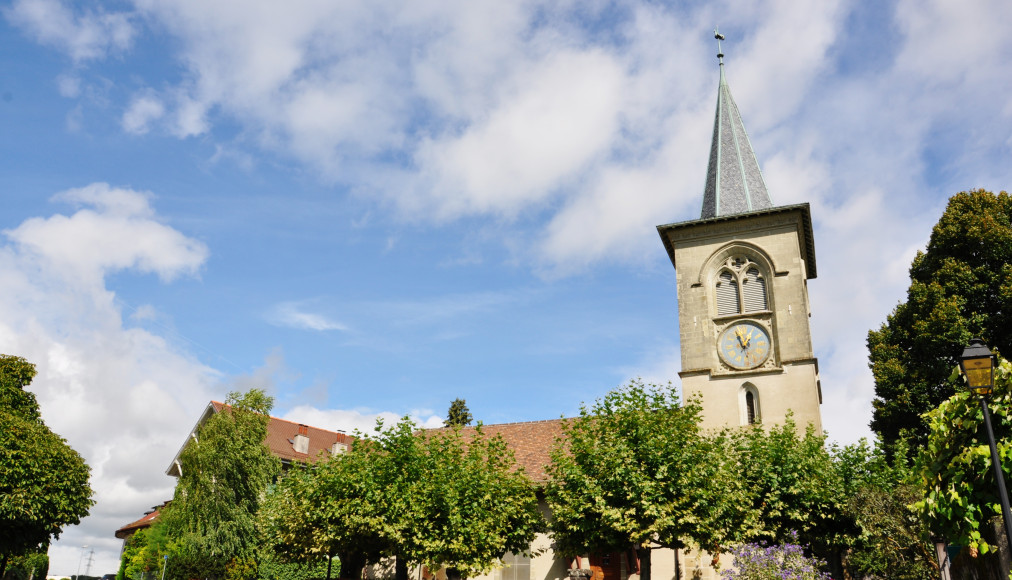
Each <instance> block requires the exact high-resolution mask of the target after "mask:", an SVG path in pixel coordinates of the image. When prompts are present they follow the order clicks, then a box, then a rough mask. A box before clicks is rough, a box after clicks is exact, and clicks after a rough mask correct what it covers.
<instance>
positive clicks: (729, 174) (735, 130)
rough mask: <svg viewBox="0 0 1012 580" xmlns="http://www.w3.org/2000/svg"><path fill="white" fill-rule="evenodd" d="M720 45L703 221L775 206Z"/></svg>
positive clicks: (704, 192) (701, 216)
mask: <svg viewBox="0 0 1012 580" xmlns="http://www.w3.org/2000/svg"><path fill="white" fill-rule="evenodd" d="M717 37H718V40H720V39H722V38H723V37H722V36H720V35H719V34H718V35H717ZM717 46H718V54H717V57H718V58H719V59H720V86H719V88H718V89H717V114H716V116H715V118H714V121H713V141H712V142H711V144H710V163H709V165H708V167H707V172H706V188H705V189H704V191H703V212H702V214H701V215H700V219H707V218H713V217H722V216H727V215H733V214H738V213H746V212H751V211H758V210H763V209H768V208H771V207H773V202H772V201H771V200H770V194H769V191H768V190H767V189H766V182H765V181H763V176H762V172H761V171H760V170H759V162H758V161H757V160H756V156H755V152H754V151H753V150H752V143H751V142H749V140H748V135H747V134H746V133H745V124H744V123H742V120H741V114H740V113H739V112H738V105H736V104H735V102H734V99H733V98H731V89H730V88H729V87H728V85H727V79H726V78H725V76H724V55H723V54H720V49H719V46H720V45H719V43H718V45H717Z"/></svg>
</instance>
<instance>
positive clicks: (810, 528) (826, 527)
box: [724, 416, 855, 557]
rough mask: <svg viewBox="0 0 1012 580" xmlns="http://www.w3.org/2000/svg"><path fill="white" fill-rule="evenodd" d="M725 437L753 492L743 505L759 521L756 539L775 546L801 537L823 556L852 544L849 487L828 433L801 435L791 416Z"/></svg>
mask: <svg viewBox="0 0 1012 580" xmlns="http://www.w3.org/2000/svg"><path fill="white" fill-rule="evenodd" d="M724 436H725V437H728V438H729V439H730V440H731V441H732V445H733V447H734V450H733V455H735V456H736V457H737V464H738V466H739V468H738V469H739V470H740V471H739V473H740V476H739V477H740V478H741V481H742V482H743V483H744V485H745V488H746V489H748V490H749V493H748V495H746V496H743V497H742V500H744V501H743V503H742V504H741V505H742V506H748V507H747V508H746V509H748V510H749V511H751V512H752V513H754V514H755V515H756V517H757V518H758V520H759V522H760V523H759V527H758V531H757V534H756V536H757V537H759V538H762V539H764V540H767V541H769V542H771V543H775V544H787V543H790V542H792V541H794V540H795V539H800V541H801V542H802V543H803V544H806V545H809V546H811V547H812V548H813V549H815V550H816V552H817V553H819V554H820V555H822V556H823V557H828V556H829V555H830V554H831V553H832V551H833V550H834V549H836V548H840V547H843V546H845V545H846V544H847V543H848V538H849V537H850V535H851V534H853V533H854V531H855V530H854V528H853V524H852V522H850V521H849V520H848V519H847V518H846V517H845V514H844V509H843V508H844V505H845V503H846V501H847V496H846V490H845V489H844V485H843V479H842V478H841V477H840V473H839V471H838V470H837V468H836V463H835V462H834V460H833V458H832V457H831V455H830V453H829V451H828V450H827V449H826V445H825V436H824V435H819V434H816V433H815V429H814V427H813V426H812V425H808V427H807V428H806V430H805V434H804V435H803V436H801V435H799V434H798V428H797V425H796V424H795V423H794V420H793V418H792V417H790V416H788V418H787V421H786V422H785V423H784V424H782V425H774V426H773V427H771V428H770V429H769V430H768V431H767V430H764V429H762V428H745V429H733V430H729V431H726V432H725V434H724ZM795 534H797V536H795Z"/></svg>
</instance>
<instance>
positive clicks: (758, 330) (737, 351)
mask: <svg viewBox="0 0 1012 580" xmlns="http://www.w3.org/2000/svg"><path fill="white" fill-rule="evenodd" d="M717 351H718V352H719V353H720V358H721V360H723V361H724V362H725V363H727V365H728V366H730V367H731V368H734V369H738V370H747V369H754V368H756V367H758V366H760V365H762V364H763V363H764V362H766V359H767V358H769V356H770V335H769V334H768V333H767V332H766V329H765V328H763V327H762V326H760V325H759V324H756V323H755V322H738V323H735V324H732V325H730V326H728V327H727V328H725V329H724V332H722V333H721V334H720V340H718V341H717Z"/></svg>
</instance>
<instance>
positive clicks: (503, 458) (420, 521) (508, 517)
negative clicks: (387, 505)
mask: <svg viewBox="0 0 1012 580" xmlns="http://www.w3.org/2000/svg"><path fill="white" fill-rule="evenodd" d="M419 451H420V453H418V455H417V457H418V458H419V459H420V460H421V462H420V470H419V472H418V473H417V475H420V476H421V477H419V478H417V479H416V478H414V475H415V473H411V472H408V473H405V474H403V475H407V476H408V477H407V478H404V477H403V475H402V478H401V482H402V483H404V484H406V485H404V486H403V488H404V491H405V492H406V493H405V495H404V496H403V497H404V499H405V503H404V504H403V505H402V506H401V507H402V509H403V514H404V519H403V525H402V529H401V530H400V537H399V538H398V545H397V555H398V557H403V558H404V560H406V561H408V562H417V563H420V564H424V565H425V566H428V567H429V568H430V569H437V568H441V567H447V568H452V569H453V570H455V571H456V572H457V573H459V574H461V575H463V576H464V577H469V576H474V575H477V574H485V573H488V572H490V571H491V570H492V568H494V567H495V566H496V565H498V564H499V562H500V560H501V559H502V557H503V556H504V555H505V554H506V553H507V552H513V553H515V554H521V553H524V554H527V553H530V550H531V542H532V541H534V537H535V534H536V533H537V532H539V531H542V530H543V528H544V520H543V518H542V516H541V512H540V511H539V510H538V502H537V497H536V495H535V492H534V486H533V484H532V483H531V481H530V480H529V479H528V478H527V476H526V475H525V474H524V472H523V470H522V469H518V468H517V467H516V462H515V460H514V457H513V453H512V451H510V450H509V448H508V447H507V446H506V442H505V441H504V440H503V439H502V437H488V436H486V435H485V433H484V432H483V431H482V428H481V425H478V427H477V428H475V429H474V430H469V431H468V432H467V433H466V435H465V433H464V432H463V431H462V430H461V429H460V427H459V426H458V427H454V428H451V429H448V430H447V429H444V430H439V431H435V432H423V433H422V434H421V436H420V445H419Z"/></svg>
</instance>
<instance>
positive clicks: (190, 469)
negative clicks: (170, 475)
mask: <svg viewBox="0 0 1012 580" xmlns="http://www.w3.org/2000/svg"><path fill="white" fill-rule="evenodd" d="M273 403H274V401H273V399H272V398H271V397H268V396H267V395H266V394H265V393H264V392H263V391H262V390H260V389H251V390H250V391H248V392H246V393H244V394H240V393H236V392H233V393H230V394H229V396H228V399H227V400H226V406H225V408H223V409H222V410H221V412H219V413H216V414H214V415H213V416H211V418H210V419H208V420H207V421H206V422H205V423H204V424H203V425H201V426H199V427H198V428H197V432H196V437H195V438H194V439H193V440H191V441H190V442H189V444H187V446H186V448H185V449H184V450H183V452H182V455H181V461H180V463H181V464H182V469H181V475H180V477H179V481H178V483H177V484H176V492H175V495H174V498H173V500H172V503H170V504H169V505H168V506H167V507H166V508H165V510H164V511H163V515H162V516H161V517H160V518H159V524H158V525H159V526H165V533H166V536H167V537H168V538H169V539H170V540H169V544H170V547H169V550H170V551H171V554H170V559H169V562H170V566H171V567H172V569H173V570H175V571H177V572H178V573H184V574H185V573H188V572H186V571H196V572H197V573H198V574H199V575H200V576H204V577H206V576H212V577H217V578H221V577H223V576H224V575H225V572H226V567H228V566H229V564H231V563H233V560H238V561H245V560H253V561H255V559H256V556H257V551H258V547H259V537H258V533H257V527H256V523H257V512H258V511H259V508H260V503H261V499H262V498H263V496H264V494H265V492H266V490H267V486H268V485H269V484H270V483H272V482H273V481H274V479H275V478H276V477H277V475H278V473H279V472H280V469H281V464H280V461H279V460H278V458H277V457H275V456H274V455H273V454H272V453H271V451H270V449H269V448H268V447H267V445H266V444H265V442H264V440H265V438H266V436H267V424H268V422H269V420H270V417H269V413H270V410H271V407H272V406H273ZM236 566H239V563H235V564H233V568H235V567H236Z"/></svg>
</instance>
